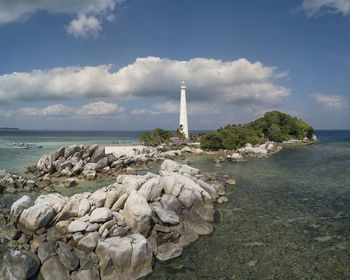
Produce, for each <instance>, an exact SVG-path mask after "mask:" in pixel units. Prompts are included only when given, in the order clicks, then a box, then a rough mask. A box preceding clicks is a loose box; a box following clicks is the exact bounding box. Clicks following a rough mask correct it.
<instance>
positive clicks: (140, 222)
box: [124, 191, 152, 236]
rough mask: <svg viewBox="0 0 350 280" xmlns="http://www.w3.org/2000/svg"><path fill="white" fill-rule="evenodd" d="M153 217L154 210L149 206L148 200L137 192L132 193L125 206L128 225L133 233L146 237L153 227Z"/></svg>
mask: <svg viewBox="0 0 350 280" xmlns="http://www.w3.org/2000/svg"><path fill="white" fill-rule="evenodd" d="M151 215H152V209H151V208H150V207H149V205H148V204H147V201H146V199H145V198H144V197H143V196H142V195H139V194H138V193H136V191H134V192H132V193H131V194H130V196H129V197H128V199H127V201H126V202H125V206H124V217H125V222H126V224H127V225H128V226H129V227H130V228H131V229H132V231H134V232H138V233H141V234H143V235H145V236H146V235H147V232H148V231H149V229H150V226H151V225H150V221H151Z"/></svg>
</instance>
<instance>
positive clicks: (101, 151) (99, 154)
mask: <svg viewBox="0 0 350 280" xmlns="http://www.w3.org/2000/svg"><path fill="white" fill-rule="evenodd" d="M104 157H105V147H97V148H96V149H95V150H94V152H93V153H92V155H91V158H90V162H94V163H97V162H98V161H99V160H100V159H102V158H104Z"/></svg>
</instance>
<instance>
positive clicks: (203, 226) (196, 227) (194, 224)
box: [183, 210, 213, 235]
mask: <svg viewBox="0 0 350 280" xmlns="http://www.w3.org/2000/svg"><path fill="white" fill-rule="evenodd" d="M183 219H184V221H183V222H184V225H185V228H186V229H188V230H190V231H194V232H195V233H197V234H199V235H207V234H211V233H212V232H213V226H212V225H211V224H209V223H208V222H207V221H206V220H204V219H203V218H202V217H201V216H199V215H198V214H197V213H196V212H195V211H194V210H189V211H187V212H186V213H185V214H184V217H183Z"/></svg>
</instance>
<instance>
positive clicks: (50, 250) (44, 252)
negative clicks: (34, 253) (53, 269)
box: [38, 242, 56, 263]
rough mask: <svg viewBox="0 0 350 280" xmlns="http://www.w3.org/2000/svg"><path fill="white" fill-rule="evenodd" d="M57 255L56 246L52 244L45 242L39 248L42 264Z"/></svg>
mask: <svg viewBox="0 0 350 280" xmlns="http://www.w3.org/2000/svg"><path fill="white" fill-rule="evenodd" d="M55 255H56V245H55V244H54V243H52V242H44V243H42V244H41V245H40V246H39V249H38V256H39V259H40V262H41V263H44V262H45V261H46V260H48V259H49V258H51V257H52V256H55Z"/></svg>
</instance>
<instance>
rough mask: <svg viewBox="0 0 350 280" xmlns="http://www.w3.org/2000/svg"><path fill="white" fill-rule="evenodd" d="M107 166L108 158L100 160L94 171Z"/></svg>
mask: <svg viewBox="0 0 350 280" xmlns="http://www.w3.org/2000/svg"><path fill="white" fill-rule="evenodd" d="M106 166H108V157H104V158H101V159H100V160H99V161H98V162H97V163H96V170H100V169H102V168H105V167H106Z"/></svg>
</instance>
